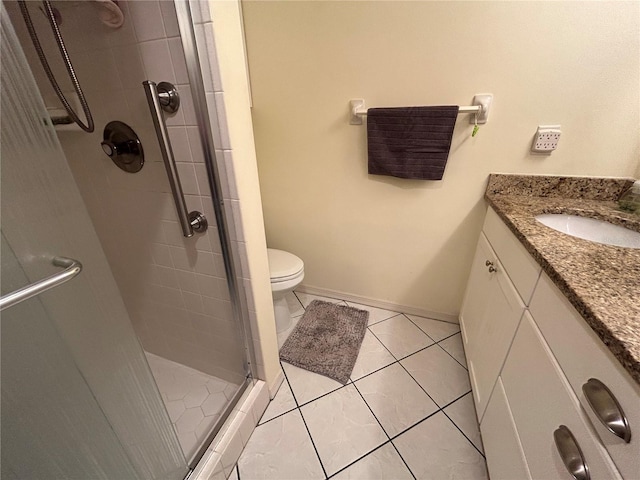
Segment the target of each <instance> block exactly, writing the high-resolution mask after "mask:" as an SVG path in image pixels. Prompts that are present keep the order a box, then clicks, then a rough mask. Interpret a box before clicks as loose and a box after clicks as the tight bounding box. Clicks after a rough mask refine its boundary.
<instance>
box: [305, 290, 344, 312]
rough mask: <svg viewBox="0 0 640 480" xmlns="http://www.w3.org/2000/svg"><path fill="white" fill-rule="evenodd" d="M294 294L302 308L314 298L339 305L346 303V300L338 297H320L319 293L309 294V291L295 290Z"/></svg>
mask: <svg viewBox="0 0 640 480" xmlns="http://www.w3.org/2000/svg"><path fill="white" fill-rule="evenodd" d="M296 296H297V297H298V299H300V302H302V305H303V306H304V308H307V307H308V306H309V304H310V303H311V302H313V301H314V300H322V301H323V302H330V303H337V304H339V305H346V304H347V302H345V301H343V300H340V299H339V298H331V297H322V296H320V295H311V294H310V293H301V292H296Z"/></svg>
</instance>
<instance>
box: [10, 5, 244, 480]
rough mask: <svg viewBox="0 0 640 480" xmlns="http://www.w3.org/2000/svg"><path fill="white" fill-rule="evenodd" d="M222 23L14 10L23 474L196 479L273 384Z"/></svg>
mask: <svg viewBox="0 0 640 480" xmlns="http://www.w3.org/2000/svg"><path fill="white" fill-rule="evenodd" d="M21 7H22V11H21ZM104 8H107V9H108V11H107V12H105V11H104ZM25 9H26V10H27V12H26V15H25V11H24V10H25ZM208 15H209V13H208V2H197V1H192V2H187V1H182V0H176V1H175V2H174V1H173V0H171V1H169V0H167V1H159V2H158V1H137V2H127V1H123V0H120V1H117V2H104V1H103V2H80V1H54V2H39V1H38V2H36V1H29V2H24V3H23V4H22V5H20V4H19V2H16V1H11V0H3V1H2V123H1V126H2V177H1V179H2V190H1V195H2V238H1V240H2V252H1V253H2V257H1V258H2V284H1V288H2V324H1V325H2V331H1V342H2V343H1V361H2V410H1V412H2V439H1V441H2V472H1V473H2V477H3V478H7V479H11V478H16V479H18V478H108V479H113V478H123V479H128V478H145V479H146V478H163V479H164V478H166V479H181V478H183V477H185V476H186V475H187V473H188V472H189V470H190V468H193V466H194V465H195V464H196V462H197V461H198V460H199V459H200V457H201V456H202V455H203V454H204V452H205V450H206V448H207V446H208V445H209V443H210V442H211V441H212V439H213V438H214V436H215V434H216V433H217V432H218V431H219V429H220V428H221V425H222V423H223V422H224V420H225V419H226V418H227V417H228V416H229V415H230V413H231V412H232V410H233V408H234V406H235V405H236V403H237V402H238V399H239V398H240V397H241V396H242V394H243V392H244V391H245V390H246V389H247V387H248V386H250V385H251V383H252V381H253V379H252V377H253V376H254V375H253V374H252V371H251V368H252V363H254V362H253V361H252V356H253V350H252V342H251V341H250V340H248V338H249V335H250V334H249V332H248V330H249V329H248V326H247V325H248V324H247V319H246V318H245V317H246V313H245V312H246V305H245V304H244V303H243V302H245V300H243V298H244V297H243V295H242V290H241V289H242V284H241V282H240V281H238V279H239V274H238V268H239V266H238V263H239V262H238V254H237V252H235V251H234V250H233V243H232V242H231V241H230V237H231V235H232V234H233V231H234V228H235V226H234V224H233V218H232V216H231V215H229V214H228V211H225V208H224V205H223V203H224V202H223V201H222V196H223V193H222V192H223V190H224V189H225V188H228V187H226V186H225V178H224V175H223V172H222V173H221V168H222V167H221V166H220V164H219V162H220V159H219V158H218V159H216V156H218V157H219V156H220V154H219V151H217V150H216V149H217V148H219V146H217V145H219V143H220V141H221V139H220V138H219V132H218V129H217V124H216V122H217V115H216V113H215V111H213V109H214V106H212V105H211V102H210V100H211V98H213V93H211V92H213V87H214V84H215V82H216V81H218V79H217V78H216V72H215V68H214V66H212V65H210V63H209V59H208V55H209V54H208V53H207V44H210V43H211V41H212V40H211V38H209V37H208V36H207V34H206V33H205V30H204V29H203V28H202V23H203V22H206V21H207V16H208ZM27 19H28V20H27ZM209 21H210V19H209ZM56 29H57V30H58V34H56ZM34 37H36V40H35V41H34ZM61 42H62V44H63V46H64V48H62V47H61V46H60V43H61ZM65 57H66V58H68V60H69V61H70V64H71V65H72V67H71V68H72V71H73V75H71V71H70V69H69V67H70V65H69V64H67V62H66V61H65ZM43 58H44V59H45V61H46V63H47V64H48V66H49V70H50V71H49V72H47V67H46V66H45V67H43V62H42V59H43ZM74 76H75V77H77V82H76V81H74V80H73V77H74ZM51 77H54V79H55V82H57V84H58V88H56V87H55V86H52V85H53V84H52V82H51ZM78 87H80V89H81V90H80V91H79V90H78ZM56 90H59V91H58V92H56ZM60 93H62V95H63V97H64V98H65V99H66V102H67V103H68V105H66V106H65V105H64V103H65V100H61V97H60ZM74 117H75V118H74ZM88 126H93V128H88ZM91 130H93V131H91Z"/></svg>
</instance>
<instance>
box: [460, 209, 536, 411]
mask: <svg viewBox="0 0 640 480" xmlns="http://www.w3.org/2000/svg"><path fill="white" fill-rule="evenodd" d="M505 229H506V230H505ZM492 247H495V249H494V248H492ZM531 260H532V259H531V258H530V257H529V255H528V254H527V252H526V250H524V248H522V246H521V245H520V243H519V242H518V240H517V239H516V238H515V237H514V236H513V234H512V233H511V232H510V231H509V230H508V229H507V227H506V226H505V225H504V224H503V223H502V221H501V220H500V218H499V217H498V216H497V214H496V213H495V212H494V211H493V210H491V209H489V211H488V212H487V217H486V221H485V224H484V227H483V230H482V233H481V234H480V240H479V241H478V247H477V249H476V254H475V257H474V259H473V264H472V267H471V274H470V277H469V283H468V286H467V291H466V293H465V298H464V301H463V305H462V310H461V312H460V328H461V330H462V341H463V344H464V349H465V355H466V357H467V365H468V366H469V377H470V379H471V385H472V391H473V397H474V401H475V405H476V412H477V414H478V418H482V416H483V415H484V411H485V408H486V406H487V402H488V401H489V396H490V395H491V391H492V390H493V387H494V385H495V382H496V380H497V378H498V374H499V373H500V369H501V368H502V364H503V363H504V360H505V358H506V356H507V351H508V350H509V346H510V345H511V341H512V340H513V336H514V334H515V332H516V328H517V327H518V323H519V322H520V318H521V317H522V313H523V312H524V310H525V301H524V300H523V296H524V297H525V298H526V299H527V301H528V300H529V298H530V297H531V293H532V292H533V287H534V286H535V283H536V281H537V279H538V276H539V273H540V267H537V265H532V264H531ZM503 262H504V264H503ZM505 264H506V265H510V267H507V266H506V265H505ZM534 264H535V262H534ZM513 272H517V273H515V274H514V273H513ZM512 279H513V280H512Z"/></svg>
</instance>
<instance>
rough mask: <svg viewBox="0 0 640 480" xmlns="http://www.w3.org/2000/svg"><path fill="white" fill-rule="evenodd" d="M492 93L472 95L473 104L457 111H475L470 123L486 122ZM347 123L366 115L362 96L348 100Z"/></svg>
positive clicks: (354, 122)
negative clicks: (474, 116)
mask: <svg viewBox="0 0 640 480" xmlns="http://www.w3.org/2000/svg"><path fill="white" fill-rule="evenodd" d="M492 101H493V95H492V94H491V93H479V94H477V95H475V96H474V97H473V102H472V103H473V105H469V106H464V107H460V108H459V110H458V113H475V114H476V118H474V119H471V121H470V123H479V124H482V123H487V119H488V118H489V109H490V108H491V102H492ZM349 112H350V115H349V123H350V124H351V125H362V117H364V116H366V115H367V107H366V106H365V103H364V100H363V99H362V98H354V99H353V100H351V101H350V102H349Z"/></svg>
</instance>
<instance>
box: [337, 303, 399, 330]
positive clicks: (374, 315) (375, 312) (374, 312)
mask: <svg viewBox="0 0 640 480" xmlns="http://www.w3.org/2000/svg"><path fill="white" fill-rule="evenodd" d="M347 305H349V306H350V307H354V308H359V309H360V310H366V311H367V312H369V323H368V325H373V324H374V323H378V322H381V321H382V320H386V319H387V318H391V317H395V316H396V315H400V312H393V311H391V310H384V309H382V308H376V307H370V306H368V305H362V304H360V303H353V302H347Z"/></svg>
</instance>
